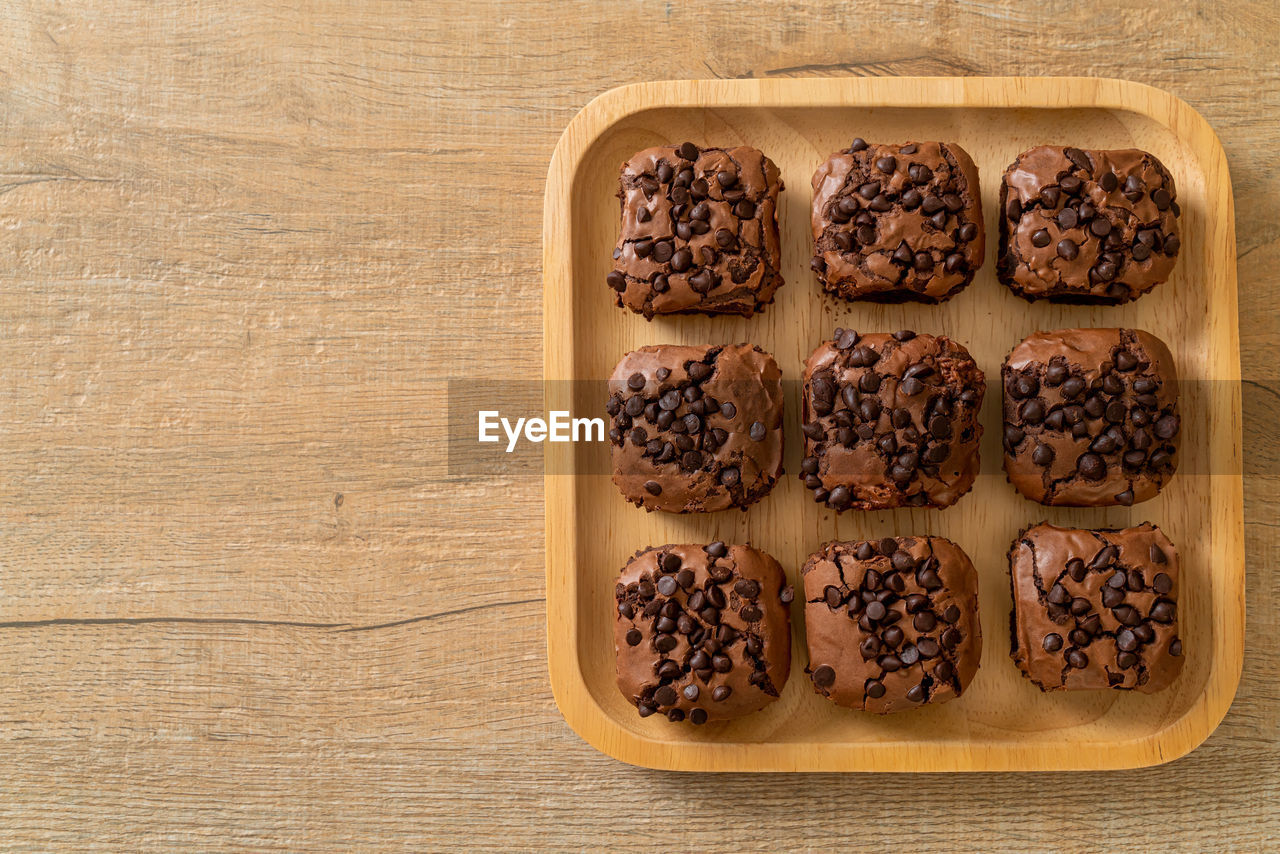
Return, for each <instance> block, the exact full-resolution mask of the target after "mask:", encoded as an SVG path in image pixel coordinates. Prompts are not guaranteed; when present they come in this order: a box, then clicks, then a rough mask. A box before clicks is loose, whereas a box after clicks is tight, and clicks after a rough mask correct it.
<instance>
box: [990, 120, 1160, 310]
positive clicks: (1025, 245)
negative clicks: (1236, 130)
mask: <svg viewBox="0 0 1280 854" xmlns="http://www.w3.org/2000/svg"><path fill="white" fill-rule="evenodd" d="M1177 197H1178V194H1177V190H1176V189H1175V188H1174V183H1173V177H1172V176H1171V175H1170V174H1169V170H1167V169H1166V168H1165V167H1164V164H1162V163H1161V162H1160V161H1159V160H1157V159H1156V158H1155V157H1154V156H1153V155H1151V154H1148V153H1147V152H1145V151H1138V150H1136V149H1121V150H1115V151H1090V150H1087V149H1080V148H1070V147H1062V146H1051V145H1042V146H1039V147H1037V148H1032V149H1030V150H1029V151H1024V152H1023V153H1022V154H1020V155H1018V159H1017V160H1015V161H1014V162H1013V164H1012V165H1011V166H1010V167H1009V168H1008V169H1007V170H1006V171H1005V173H1004V180H1003V181H1002V182H1001V185H1000V220H999V221H1000V251H999V253H998V258H997V263H996V273H997V275H998V276H999V278H1000V281H1001V282H1003V283H1004V284H1006V285H1008V286H1009V288H1010V289H1012V290H1013V292H1014V293H1015V294H1018V295H1019V296H1021V297H1024V298H1025V299H1028V300H1034V299H1050V300H1054V301H1059V302H1085V303H1113V304H1114V303H1123V302H1128V301H1129V300H1132V299H1135V298H1137V297H1139V296H1141V295H1142V294H1144V293H1146V292H1147V291H1149V290H1151V289H1152V288H1153V287H1155V286H1156V285H1158V284H1160V283H1161V282H1163V281H1165V280H1166V279H1168V278H1169V275H1170V273H1171V272H1172V271H1173V266H1174V262H1175V261H1176V260H1177V257H1178V250H1179V249H1180V248H1181V246H1182V241H1181V238H1180V237H1179V236H1178V214H1179V212H1180V211H1179V208H1178V201H1177Z"/></svg>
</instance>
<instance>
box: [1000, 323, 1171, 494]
mask: <svg viewBox="0 0 1280 854" xmlns="http://www.w3.org/2000/svg"><path fill="white" fill-rule="evenodd" d="M1003 380H1004V470H1005V472H1006V473H1007V474H1008V475H1009V482H1010V483H1012V484H1013V485H1014V486H1015V487H1016V488H1017V490H1018V491H1019V492H1021V493H1022V494H1023V495H1025V496H1026V497H1027V498H1030V499H1031V500H1033V501H1039V502H1040V503H1041V504H1058V505H1065V506H1068V507H1103V506H1106V505H1111V504H1123V505H1125V506H1128V505H1131V504H1134V503H1136V502H1139V501H1146V500H1147V499H1149V498H1154V497H1155V496H1156V494H1157V493H1159V492H1160V489H1161V488H1162V487H1163V486H1164V484H1165V482H1166V481H1168V479H1169V478H1170V477H1172V476H1173V472H1174V469H1175V468H1176V466H1177V452H1178V431H1179V427H1180V424H1181V422H1180V420H1179V417H1178V374H1177V370H1176V369H1175V368H1174V365H1173V357H1172V356H1171V355H1170V354H1169V348H1168V347H1166V346H1165V345H1164V342H1163V341H1161V340H1160V339H1159V338H1156V337H1155V336H1154V335H1151V334H1150V333H1147V332H1143V331H1141V330H1139V329H1059V330H1058V331H1056V332H1037V333H1036V334H1034V335H1032V336H1031V337H1029V338H1027V339H1026V340H1025V341H1023V342H1022V343H1021V344H1019V345H1018V346H1017V347H1015V348H1014V349H1013V352H1012V353H1010V354H1009V357H1008V358H1007V359H1005V362H1004V369H1003Z"/></svg>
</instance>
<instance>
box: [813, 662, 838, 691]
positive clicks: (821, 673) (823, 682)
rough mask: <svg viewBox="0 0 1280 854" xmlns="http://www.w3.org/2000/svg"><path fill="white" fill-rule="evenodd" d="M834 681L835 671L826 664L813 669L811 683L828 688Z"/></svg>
mask: <svg viewBox="0 0 1280 854" xmlns="http://www.w3.org/2000/svg"><path fill="white" fill-rule="evenodd" d="M835 682H836V671H835V669H834V668H832V667H829V666H828V665H826V664H823V665H821V666H819V667H818V668H817V669H815V670H814V671H813V684H814V685H817V686H818V687H819V688H830V687H831V686H832V685H834V684H835Z"/></svg>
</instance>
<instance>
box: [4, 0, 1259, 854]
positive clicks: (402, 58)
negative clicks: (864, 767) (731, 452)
mask: <svg viewBox="0 0 1280 854" xmlns="http://www.w3.org/2000/svg"><path fill="white" fill-rule="evenodd" d="M1278 54H1280V28H1278V25H1277V16H1276V14H1275V7H1274V3H1272V2H1242V0H1235V1H1234V2H1226V3H1211V2H1207V0H1205V1H1204V2H1168V0H1165V1H1164V2H1157V3H1151V4H1144V5H1143V6H1142V7H1141V8H1132V9H1130V8H1124V9H1121V8H1120V7H1118V6H1117V5H1116V4H1106V3H1101V2H1077V3H1071V4H1067V3H1057V2H1050V3H1034V4H1028V3H1021V2H1017V0H998V2H997V0H975V2H967V3H951V2H939V3H927V4H926V3H919V4H910V3H890V2H883V0H867V2H862V3H857V4H853V3H840V4H827V3H811V2H795V3H788V4H785V5H784V4H777V3H762V2H756V0H750V2H745V3H742V4H739V5H736V6H735V7H734V8H733V9H732V10H730V9H727V8H718V7H715V6H712V5H710V4H678V3H675V2H670V3H664V2H648V1H647V0H639V2H545V3H526V4H516V3H507V4H498V3H493V2H477V0H471V2H465V3H464V2H457V0H431V2H421V3H407V2H406V3H391V2H356V0H348V2H341V0H334V2H315V3H307V2H301V3H299V2H293V3H285V2H274V0H272V1H271V2H254V3H249V2H238V3H228V2H216V0H215V2H208V3H200V4H191V3H187V2H177V0H157V1H156V2H146V3H144V2H125V0H109V2H102V3H94V4H71V3H60V2H47V3H44V2H34V0H15V2H12V3H8V4H5V5H4V6H3V8H0V56H2V57H3V59H2V60H0V84H2V85H0V140H3V145H2V146H0V226H2V227H0V258H2V259H3V264H0V332H2V333H3V334H0V532H2V533H0V671H2V672H3V674H4V676H3V677H2V678H0V745H3V761H2V762H0V848H3V849H6V850H48V849H50V848H55V847H61V848H68V849H75V850H84V849H93V848H98V849H104V850H144V849H145V850H164V851H168V850H175V849H178V848H184V847H185V848H189V849H197V850H213V849H233V848H241V849H243V848H253V849H277V850H303V849H330V850H353V849H362V850H363V849H378V848H391V849H405V848H409V849H416V850H477V851H488V850H491V851H509V850H532V849H537V848H547V849H557V850H564V849H568V850H574V849H587V850H599V849H611V850H626V849H643V850H648V849H653V848H660V847H665V848H671V849H675V850H686V849H717V850H742V851H747V850H760V851H776V850H782V849H794V848H815V849H816V848H823V847H830V846H837V845H838V846H840V847H842V848H848V847H853V848H911V849H917V850H931V849H946V848H951V847H957V846H958V847H962V848H975V849H982V850H987V851H993V850H1011V851H1015V850H1016V851H1025V850H1031V849H1063V848H1065V849H1070V850H1090V849H1100V848H1110V847H1124V846H1130V847H1138V848H1152V849H1181V850H1213V849H1222V850H1258V849H1266V848H1275V847H1277V845H1280V808H1277V806H1276V801H1277V795H1278V794H1280V713H1278V708H1280V706H1278V701H1280V690H1278V689H1277V685H1280V650H1277V645H1276V641H1275V638H1276V634H1277V630H1278V629H1280V601H1278V600H1280V596H1278V595H1277V594H1278V592H1280V581H1278V580H1277V575H1276V574H1275V571H1274V569H1273V565H1274V564H1275V563H1276V561H1277V558H1280V523H1278V522H1277V521H1276V518H1277V515H1276V511H1277V509H1278V508H1280V479H1278V475H1280V438H1278V437H1277V433H1276V429H1275V426H1274V425H1275V424H1276V423H1277V420H1278V419H1280V363H1278V362H1277V360H1276V358H1275V347H1276V345H1277V340H1278V339H1277V332H1280V328H1278V327H1280V324H1278V323H1277V320H1276V317H1275V306H1276V296H1275V270H1276V268H1277V266H1280V177H1278V175H1280V173H1278V172H1277V170H1276V154H1275V153H1276V151H1277V150H1278V149H1280V121H1277V119H1278V118H1280V115H1278V114H1280V109H1278V108H1280V66H1278V65H1277V63H1276V57H1277V55H1278ZM825 74H831V75H930V74H941V75H952V74H956V75H986V74H1002V75H1005V74H1021V75H1045V74H1083V75H1100V76H1117V77H1124V78H1129V79H1133V80H1137V81H1140V82H1144V83H1149V84H1152V85H1155V86H1159V87H1162V88H1165V89H1168V90H1169V91H1171V92H1173V93H1174V94H1176V95H1178V96H1180V97H1182V98H1185V99H1186V100H1187V101H1189V102H1190V103H1191V104H1192V106H1194V107H1195V108H1196V109H1198V110H1199V111H1200V112H1201V113H1202V114H1203V115H1204V116H1205V117H1206V118H1207V119H1208V120H1209V122H1210V123H1211V124H1212V125H1213V126H1214V128H1215V129H1216V130H1217V132H1218V134H1219V136H1220V138H1221V139H1222V142H1223V144H1224V146H1225V148H1226V151H1227V156H1228V159H1229V161H1230V165H1231V173H1232V178H1233V183H1234V190H1235V196H1236V207H1237V237H1238V240H1237V242H1238V259H1239V280H1240V317H1241V344H1242V351H1243V371H1244V375H1245V377H1246V379H1245V386H1244V400H1245V453H1246V461H1245V474H1246V486H1245V498H1246V539H1247V542H1246V548H1247V554H1248V575H1247V593H1246V596H1247V609H1248V621H1249V622H1248V627H1247V636H1246V657H1245V664H1244V675H1243V679H1242V681H1241V685H1240V690H1239V693H1238V695H1237V698H1236V701H1235V703H1234V705H1233V707H1232V710H1231V711H1230V712H1229V713H1228V715H1227V718H1226V720H1225V721H1224V722H1223V724H1222V726H1221V727H1220V728H1219V729H1218V731H1217V732H1216V733H1215V734H1214V735H1213V736H1211V737H1210V738H1209V740H1208V741H1207V742H1206V743H1205V744H1204V745H1203V746H1202V747H1201V748H1199V749H1198V750H1196V751H1195V752H1194V753H1192V754H1190V755H1189V756H1187V757H1185V758H1183V759H1181V760H1178V761H1176V762H1173V763H1171V764H1168V765H1165V766H1161V767H1158V768H1154V769H1149V770H1142V771H1129V772H1117V773H1107V774H1047V775H1025V774H1023V775H995V774H990V775H973V776H955V775H926V776H907V775H902V776H889V775H881V776H870V775H848V776H844V775H829V774H828V775H794V776H783V777H778V776H770V777H760V776H752V775H745V774H734V775H680V774H672V773H664V772H654V771H644V770H639V769H635V768H632V767H628V766H624V765H621V764H619V763H617V762H615V761H613V760H611V759H608V758H606V757H604V756H603V755H601V754H599V753H597V752H595V751H594V750H593V749H591V748H590V747H588V746H587V745H586V744H584V743H583V742H582V741H581V740H579V739H578V738H577V736H575V735H574V734H573V733H572V732H570V731H569V729H568V727H567V726H566V725H565V724H564V722H563V721H562V719H561V718H560V716H559V714H558V712H557V711H556V708H555V705H554V702H553V700H552V697H551V692H550V687H549V684H548V679H547V669H546V649H545V642H544V628H545V627H544V584H543V574H542V554H543V533H544V532H543V525H542V487H541V481H540V479H539V478H536V477H530V476H522V477H511V478H477V479H468V478H465V477H456V476H452V475H451V473H450V469H449V467H448V462H447V456H446V454H445V426H446V413H447V410H448V400H447V397H448V391H449V384H448V382H447V379H448V378H449V377H457V378H476V377H503V376H519V377H529V378H532V379H536V378H537V376H538V371H537V366H538V365H540V364H541V348H542V343H541V341H542V339H541V321H542V317H541V275H540V269H539V259H540V255H541V253H540V247H539V239H540V229H541V216H540V212H541V200H542V192H543V185H544V179H545V175H546V169H547V163H548V160H549V158H550V154H551V151H552V148H553V147H554V145H555V142H556V140H557V138H558V136H559V134H560V132H561V130H562V129H563V128H564V126H565V124H566V123H567V122H568V121H569V119H570V118H571V117H572V116H573V115H574V114H575V113H576V112H577V111H578V110H579V109H580V108H581V107H582V105H583V104H585V103H586V102H587V101H588V100H590V98H591V97H593V96H594V95H596V94H598V93H599V92H601V91H604V90H605V89H607V88H610V87H612V86H615V85H618V84H621V83H627V82H634V81H642V80H653V79H668V78H698V77H711V76H715V77H736V76H747V75H750V76H755V77H777V76H812V75H825Z"/></svg>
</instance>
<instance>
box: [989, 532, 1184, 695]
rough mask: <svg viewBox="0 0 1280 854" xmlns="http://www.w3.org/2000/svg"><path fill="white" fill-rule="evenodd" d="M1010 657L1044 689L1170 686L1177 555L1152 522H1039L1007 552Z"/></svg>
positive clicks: (1176, 654) (1175, 663)
mask: <svg viewBox="0 0 1280 854" xmlns="http://www.w3.org/2000/svg"><path fill="white" fill-rule="evenodd" d="M1009 574H1010V579H1011V583H1012V585H1013V613H1012V615H1011V617H1010V632H1011V635H1012V647H1011V652H1010V654H1011V655H1012V657H1013V660H1014V663H1015V664H1017V665H1018V669H1020V670H1021V671H1022V674H1023V675H1024V676H1026V677H1027V678H1028V679H1030V680H1031V681H1032V682H1034V683H1035V684H1036V685H1037V686H1039V688H1040V690H1041V691H1058V690H1061V689H1064V688H1065V689H1067V690H1069V691H1070V690H1087V689H1096V688H1121V689H1131V688H1136V689H1137V690H1139V691H1143V692H1145V693H1152V692H1154V691H1159V690H1160V689H1162V688H1165V687H1167V686H1168V685H1169V683H1170V682H1172V681H1173V680H1174V679H1175V678H1176V677H1177V675H1178V673H1179V672H1180V671H1181V670H1182V639H1181V638H1179V637H1178V553H1177V552H1176V551H1175V550H1174V548H1173V545H1172V544H1170V542H1169V539H1168V538H1167V537H1166V536H1165V535H1164V533H1163V532H1162V531H1161V530H1160V529H1159V528H1157V527H1156V526H1155V525H1152V524H1149V523H1146V522H1144V523H1143V524H1141V525H1139V526H1138V527H1136V528H1125V529H1123V530H1102V531H1083V530H1080V529H1077V528H1058V527H1056V526H1054V525H1050V524H1049V523H1047V522H1042V523H1041V524H1039V525H1036V526H1035V527H1033V528H1029V529H1028V530H1027V531H1025V532H1023V534H1022V535H1021V536H1020V537H1018V539H1016V540H1015V541H1014V543H1013V547H1012V548H1011V549H1010V550H1009Z"/></svg>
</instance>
